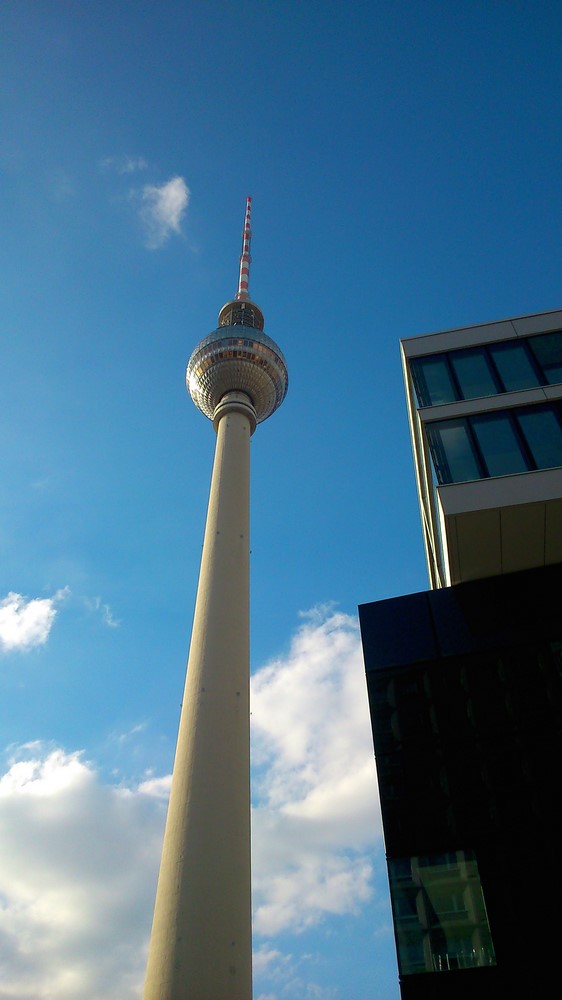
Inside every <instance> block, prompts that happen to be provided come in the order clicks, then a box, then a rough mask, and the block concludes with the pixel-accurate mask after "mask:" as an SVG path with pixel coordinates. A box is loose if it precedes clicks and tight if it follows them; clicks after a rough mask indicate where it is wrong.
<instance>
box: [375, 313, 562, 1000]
mask: <svg viewBox="0 0 562 1000" xmlns="http://www.w3.org/2000/svg"><path fill="white" fill-rule="evenodd" d="M402 355H403V362H404V372H405V380H406V391H407V398H408V408H409V416H410V427H411V433H412V442H413V451H414V461H415V468H416V479H417V484H418V491H419V498H420V508H421V515H422V524H423V532H424V540H425V545H426V552H427V560H428V570H429V576H430V583H431V588H432V589H431V590H430V591H428V592H424V593H420V594H411V595H409V596H406V597H399V598H395V599H392V600H387V601H378V602H376V603H373V604H366V605H362V606H361V607H360V609H359V613H360V621H361V634H362V642H363V651H364V658H365V667H366V673H367V686H368V692H369V704H370V711H371V720H372V728H373V740H374V746H375V756H376V762H377V772H378V779H379V791H380V797H381V807H382V815H383V824H384V832H385V846H386V853H387V860H388V871H389V881H390V890H391V899H392V909H393V918H394V930H395V938H396V947H397V955H398V965H399V973H400V988H401V994H402V998H403V1000H430V998H431V1000H433V998H435V1000H439V998H441V997H443V998H445V997H446V998H450V1000H464V998H468V997H471V998H472V997H473V996H475V995H476V996H478V997H479V1000H488V998H490V1000H491V998H492V997H494V998H496V997H498V996H503V995H504V994H505V995H510V994H511V995H527V993H528V994H531V991H533V992H534V991H537V992H538V993H539V995H540V994H541V990H544V991H545V993H546V990H547V988H548V989H550V986H549V987H547V984H550V983H551V981H552V975H553V967H552V956H553V954H554V953H555V951H554V949H555V946H556V943H557V932H558V919H557V916H556V912H555V911H556V907H555V906H554V907H553V904H554V901H555V899H556V898H557V895H558V892H557V890H558V888H559V885H560V876H559V873H558V868H559V864H558V859H559V854H560V847H559V844H560V833H561V832H562V831H561V830H560V820H559V812H560V807H559V801H558V799H559V794H558V784H559V773H560V752H559V740H560V729H561V725H560V723H561V717H562V713H561V701H562V699H561V678H560V674H561V670H560V668H561V666H562V415H561V412H560V407H561V401H562V383H561V382H560V381H558V380H560V379H562V313H546V314H541V315H539V316H527V317H521V318H519V319H514V320H509V321H505V322H502V323H494V324H490V325H487V326H479V327H470V328H464V329H462V330H454V331H448V332H446V333H440V334H434V335H430V336H426V337H419V338H414V339H411V340H407V341H403V343H402Z"/></svg>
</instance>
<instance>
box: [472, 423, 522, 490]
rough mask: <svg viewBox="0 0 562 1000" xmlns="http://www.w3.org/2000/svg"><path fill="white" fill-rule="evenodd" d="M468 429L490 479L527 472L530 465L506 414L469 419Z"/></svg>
mask: <svg viewBox="0 0 562 1000" xmlns="http://www.w3.org/2000/svg"><path fill="white" fill-rule="evenodd" d="M471 426H472V429H473V431H474V434H475V436H476V439H477V441H478V444H479V445H480V450H481V452H482V456H483V458H484V462H485V463H486V467H487V470H488V474H489V475H490V476H508V475H512V474H513V473H516V472H527V471H528V469H529V467H530V466H529V464H528V462H527V460H526V458H525V455H524V454H523V451H522V449H521V445H520V443H519V439H518V436H517V432H516V428H515V425H514V423H513V420H512V419H511V417H510V414H509V413H506V412H503V413H497V412H496V413H485V414H481V415H478V416H474V417H471Z"/></svg>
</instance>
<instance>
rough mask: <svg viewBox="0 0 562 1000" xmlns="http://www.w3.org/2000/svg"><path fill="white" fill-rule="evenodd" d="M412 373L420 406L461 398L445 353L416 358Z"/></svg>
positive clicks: (449, 401) (435, 404)
mask: <svg viewBox="0 0 562 1000" xmlns="http://www.w3.org/2000/svg"><path fill="white" fill-rule="evenodd" d="M412 375H413V379H414V385H415V388H416V395H417V397H418V402H419V404H420V406H437V405H438V404H439V403H453V402H454V401H455V400H456V399H458V398H459V397H458V393H457V391H456V389H455V386H454V384H453V381H452V379H451V375H450V372H449V368H448V365H447V359H446V356H445V355H444V354H440V355H437V354H434V355H431V356H430V357H427V358H415V359H414V360H413V361H412Z"/></svg>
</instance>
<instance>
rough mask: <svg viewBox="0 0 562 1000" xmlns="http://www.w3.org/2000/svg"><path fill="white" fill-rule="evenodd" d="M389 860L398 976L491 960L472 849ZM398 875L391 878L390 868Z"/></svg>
mask: <svg viewBox="0 0 562 1000" xmlns="http://www.w3.org/2000/svg"><path fill="white" fill-rule="evenodd" d="M454 857H455V864H454V865H452V864H451V861H450V853H449V854H448V853H443V855H441V856H439V855H435V854H433V855H431V856H429V855H426V856H423V855H422V856H418V857H411V858H405V859H402V860H403V861H404V862H407V866H408V868H409V871H410V875H409V878H408V879H405V878H404V877H403V873H404V872H405V871H406V870H407V866H406V864H403V865H402V866H401V867H400V868H398V862H397V861H396V860H393V861H389V875H390V895H391V898H392V912H393V917H394V930H395V934H396V944H397V951H398V965H399V967H400V974H401V975H402V976H405V975H412V974H414V973H420V972H449V971H451V970H453V969H470V968H478V967H481V966H486V965H495V964H496V958H495V953H494V945H493V941H492V935H491V933H490V925H489V923H488V916H487V913H486V905H485V903H484V895H483V892H482V885H481V882H480V875H479V872H478V864H477V862H476V858H475V857H474V853H473V852H472V851H456V852H454ZM398 870H399V871H400V873H401V876H402V877H401V878H400V879H399V880H397V879H396V874H395V873H396V871H398Z"/></svg>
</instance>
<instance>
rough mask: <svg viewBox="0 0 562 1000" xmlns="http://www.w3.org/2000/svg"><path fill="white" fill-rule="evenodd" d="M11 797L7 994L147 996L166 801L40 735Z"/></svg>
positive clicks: (5, 789)
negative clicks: (111, 779)
mask: <svg viewBox="0 0 562 1000" xmlns="http://www.w3.org/2000/svg"><path fill="white" fill-rule="evenodd" d="M0 801H1V807H2V808H1V814H0V815H1V821H0V969H1V980H2V987H1V990H0V992H1V995H2V996H3V997H4V996H5V997H10V1000H12V998H13V1000H16V998H18V1000H20V998H21V1000H41V998H43V997H46V996H49V997H53V998H54V997H56V1000H138V997H139V996H140V991H141V984H142V979H143V976H144V965H145V950H144V949H145V944H146V939H147V935H148V932H149V926H150V915H151V909H152V900H153V895H154V887H155V879H156V873H157V867H158V860H159V855H160V848H161V836H162V828H163V821H164V813H165V808H166V806H165V802H162V800H161V799H159V798H158V797H155V796H152V795H151V794H149V793H148V791H147V790H141V789H139V788H132V789H131V788H118V787H111V786H107V785H104V784H103V783H102V782H101V781H100V779H99V776H98V775H97V774H96V772H95V771H94V769H93V767H92V766H91V765H90V764H88V763H87V762H86V761H84V759H83V757H82V755H81V754H80V753H72V754H67V753H65V752H64V751H62V750H60V749H57V750H50V751H48V750H47V751H46V750H45V748H41V747H39V746H38V745H37V744H30V745H29V746H28V749H27V751H24V750H23V748H21V749H20V752H19V754H18V756H17V759H13V760H12V761H11V763H10V766H9V767H8V769H7V771H6V773H5V774H4V775H3V777H2V778H1V780H0Z"/></svg>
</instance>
